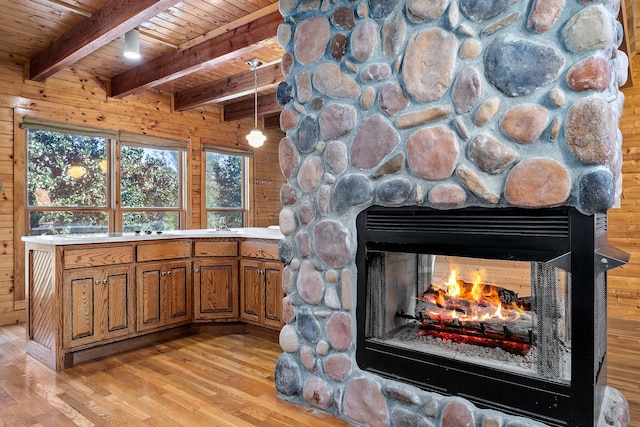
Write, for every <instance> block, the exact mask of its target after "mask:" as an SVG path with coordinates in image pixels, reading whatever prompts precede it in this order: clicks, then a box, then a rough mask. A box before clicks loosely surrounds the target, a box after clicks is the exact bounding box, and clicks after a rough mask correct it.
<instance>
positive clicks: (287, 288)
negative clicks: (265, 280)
mask: <svg viewBox="0 0 640 427" xmlns="http://www.w3.org/2000/svg"><path fill="white" fill-rule="evenodd" d="M293 279H294V277H293V271H291V268H289V267H287V268H285V269H284V270H283V271H282V290H283V291H284V293H285V294H287V295H289V294H290V293H291V292H293V287H294V280H293Z"/></svg>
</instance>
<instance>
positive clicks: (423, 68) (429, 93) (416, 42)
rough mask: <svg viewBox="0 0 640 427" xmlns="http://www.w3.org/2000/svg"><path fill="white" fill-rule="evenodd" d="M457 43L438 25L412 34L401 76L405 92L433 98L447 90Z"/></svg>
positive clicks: (424, 99)
mask: <svg viewBox="0 0 640 427" xmlns="http://www.w3.org/2000/svg"><path fill="white" fill-rule="evenodd" d="M456 43H457V39H456V37H455V36H454V35H453V34H451V33H448V32H447V31H445V30H443V29H441V28H428V29H426V30H422V31H420V32H417V33H416V34H415V35H414V36H413V37H411V39H410V40H409V42H408V44H407V48H406V53H405V56H404V63H403V66H402V78H403V80H404V84H405V89H406V91H407V93H408V94H409V95H411V96H412V97H413V98H414V99H415V100H416V101H418V102H421V103H426V102H431V101H435V100H437V99H440V98H441V97H442V95H443V94H444V93H445V92H446V91H447V90H448V89H449V87H450V86H451V82H452V81H453V70H454V66H455V62H456V51H457V47H456Z"/></svg>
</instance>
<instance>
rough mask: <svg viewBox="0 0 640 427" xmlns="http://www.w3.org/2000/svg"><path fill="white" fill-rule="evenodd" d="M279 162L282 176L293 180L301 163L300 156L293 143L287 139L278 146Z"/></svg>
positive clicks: (283, 139)
mask: <svg viewBox="0 0 640 427" xmlns="http://www.w3.org/2000/svg"><path fill="white" fill-rule="evenodd" d="M278 161H279V162H280V171H282V174H283V175H284V176H285V177H286V178H291V177H292V176H293V173H294V172H295V171H296V168H297V167H298V163H299V162H300V155H299V154H298V150H297V149H296V147H295V146H294V145H293V142H291V140H290V139H289V138H287V137H284V138H282V139H281V140H280V144H279V145H278Z"/></svg>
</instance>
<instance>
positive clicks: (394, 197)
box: [376, 178, 412, 206]
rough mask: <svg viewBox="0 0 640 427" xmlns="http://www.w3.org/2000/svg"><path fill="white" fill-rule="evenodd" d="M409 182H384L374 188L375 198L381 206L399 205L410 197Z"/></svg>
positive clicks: (401, 180)
mask: <svg viewBox="0 0 640 427" xmlns="http://www.w3.org/2000/svg"><path fill="white" fill-rule="evenodd" d="M411 188H412V186H411V181H409V180H408V179H406V178H397V179H392V180H389V181H385V182H383V183H382V184H380V185H378V187H377V188H376V197H377V199H378V202H379V203H380V204H381V205H383V206H393V205H399V204H401V203H403V202H405V201H407V200H408V199H409V196H411Z"/></svg>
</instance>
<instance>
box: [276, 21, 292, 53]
mask: <svg viewBox="0 0 640 427" xmlns="http://www.w3.org/2000/svg"><path fill="white" fill-rule="evenodd" d="M291 34H292V32H291V25H289V24H280V25H278V31H277V34H276V35H277V37H278V44H279V45H280V47H281V48H283V49H286V47H287V45H288V44H289V42H290V41H291Z"/></svg>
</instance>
